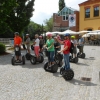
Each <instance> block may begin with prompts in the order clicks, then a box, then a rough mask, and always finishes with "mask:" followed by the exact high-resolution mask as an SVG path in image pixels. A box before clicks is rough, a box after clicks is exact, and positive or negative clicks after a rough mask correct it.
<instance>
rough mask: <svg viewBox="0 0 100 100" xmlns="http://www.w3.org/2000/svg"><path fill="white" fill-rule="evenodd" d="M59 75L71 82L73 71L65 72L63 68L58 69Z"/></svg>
mask: <svg viewBox="0 0 100 100" xmlns="http://www.w3.org/2000/svg"><path fill="white" fill-rule="evenodd" d="M60 74H61V75H62V76H63V78H64V79H65V80H72V79H73V77H74V71H73V70H72V69H68V70H65V68H63V67H62V68H61V69H60Z"/></svg>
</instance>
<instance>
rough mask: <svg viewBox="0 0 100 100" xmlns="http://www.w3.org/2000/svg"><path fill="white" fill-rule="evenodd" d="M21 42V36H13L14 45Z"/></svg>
mask: <svg viewBox="0 0 100 100" xmlns="http://www.w3.org/2000/svg"><path fill="white" fill-rule="evenodd" d="M21 43H22V38H21V37H20V36H17V37H14V45H20V44H21Z"/></svg>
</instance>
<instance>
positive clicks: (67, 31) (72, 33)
mask: <svg viewBox="0 0 100 100" xmlns="http://www.w3.org/2000/svg"><path fill="white" fill-rule="evenodd" d="M66 33H69V34H70V35H76V34H79V33H78V32H75V31H72V30H66V31H64V32H61V33H60V35H64V34H66Z"/></svg>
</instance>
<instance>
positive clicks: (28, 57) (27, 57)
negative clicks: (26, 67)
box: [23, 44, 31, 60]
mask: <svg viewBox="0 0 100 100" xmlns="http://www.w3.org/2000/svg"><path fill="white" fill-rule="evenodd" d="M23 49H24V50H26V55H25V57H26V59H27V60H30V58H31V54H30V53H28V52H27V49H26V46H25V44H23Z"/></svg>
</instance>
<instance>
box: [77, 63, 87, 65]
mask: <svg viewBox="0 0 100 100" xmlns="http://www.w3.org/2000/svg"><path fill="white" fill-rule="evenodd" d="M76 65H81V66H89V65H88V64H84V63H76Z"/></svg>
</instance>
